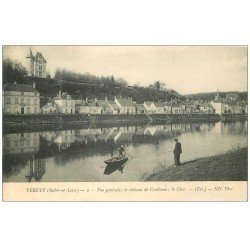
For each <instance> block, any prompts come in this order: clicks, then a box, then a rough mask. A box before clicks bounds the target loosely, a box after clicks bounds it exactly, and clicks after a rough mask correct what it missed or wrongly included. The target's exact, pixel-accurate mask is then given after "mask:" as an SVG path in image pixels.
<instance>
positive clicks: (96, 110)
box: [86, 100, 102, 115]
mask: <svg viewBox="0 0 250 250" xmlns="http://www.w3.org/2000/svg"><path fill="white" fill-rule="evenodd" d="M86 105H88V106H89V107H90V114H93V115H95V114H102V107H101V106H99V105H98V103H97V100H95V101H92V102H87V104H86Z"/></svg>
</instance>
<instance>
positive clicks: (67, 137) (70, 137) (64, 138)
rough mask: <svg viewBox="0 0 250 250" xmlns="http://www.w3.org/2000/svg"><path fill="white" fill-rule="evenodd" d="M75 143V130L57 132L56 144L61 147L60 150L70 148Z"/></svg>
mask: <svg viewBox="0 0 250 250" xmlns="http://www.w3.org/2000/svg"><path fill="white" fill-rule="evenodd" d="M74 142H75V130H64V131H57V132H56V138H55V140H54V143H56V144H57V145H58V147H59V150H61V149H65V148H68V147H70V145H71V144H72V143H74Z"/></svg>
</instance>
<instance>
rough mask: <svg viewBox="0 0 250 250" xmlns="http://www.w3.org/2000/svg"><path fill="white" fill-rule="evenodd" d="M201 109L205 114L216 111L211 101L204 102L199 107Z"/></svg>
mask: <svg viewBox="0 0 250 250" xmlns="http://www.w3.org/2000/svg"><path fill="white" fill-rule="evenodd" d="M199 109H200V111H201V112H202V113H204V114H212V113H214V109H213V107H212V106H211V105H210V104H209V103H203V104H202V105H201V106H200V107H199Z"/></svg>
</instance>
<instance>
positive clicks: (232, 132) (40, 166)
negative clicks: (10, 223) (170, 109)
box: [3, 122, 247, 182]
mask: <svg viewBox="0 0 250 250" xmlns="http://www.w3.org/2000/svg"><path fill="white" fill-rule="evenodd" d="M217 135H218V136H219V137H218V136H217ZM246 135H247V122H231V123H229V122H223V123H221V122H217V123H185V124H184V123H183V124H164V125H149V126H124V127H122V126H117V127H110V128H87V129H86V128H85V129H77V130H74V129H72V130H64V131H43V132H32V133H16V134H5V135H3V180H4V181H28V182H30V181H122V180H128V181H129V180H131V181H132V180H139V178H140V174H141V173H142V171H143V167H144V168H145V169H144V170H145V171H146V170H149V169H150V168H152V169H153V168H154V167H155V162H160V161H165V160H166V155H165V153H164V151H166V148H167V147H170V149H171V147H172V139H173V138H174V137H181V139H182V142H183V146H184V150H185V151H184V152H185V153H186V154H185V155H186V156H185V157H186V158H187V159H189V158H192V157H193V158H195V157H200V155H202V156H206V155H212V154H216V153H217V151H219V150H226V149H230V148H229V146H230V143H231V144H232V141H233V142H235V141H236V142H237V143H246ZM222 137H223V140H222V141H221V142H220V138H222ZM215 140H216V141H215ZM205 141H206V143H207V144H209V145H206V149H205V148H204V149H203V150H202V151H201V152H200V151H199V148H198V150H196V151H195V148H196V147H197V145H200V146H202V145H203V144H204V143H205ZM228 141H230V143H228ZM217 142H218V144H219V145H218V146H217ZM220 143H223V145H224V144H229V146H228V145H224V146H223V147H221V145H220ZM121 144H124V145H126V147H127V149H128V150H130V152H131V153H133V154H134V155H137V156H138V158H137V159H134V160H133V161H132V162H130V163H129V164H128V169H129V171H126V177H121V175H120V174H122V172H123V168H124V165H121V166H118V165H117V166H113V167H112V168H110V167H106V168H105V171H104V172H103V167H104V166H103V165H105V164H104V160H105V159H107V158H109V156H110V155H112V154H114V155H116V154H117V149H118V147H119V146H120V145H121ZM185 147H186V148H185ZM192 148H193V150H191V149H192ZM189 150H190V152H189ZM198 151H199V152H198ZM145 158H146V159H147V160H146V162H145ZM170 160H171V158H169V159H167V161H168V162H170ZM130 166H135V167H131V168H130ZM46 168H47V169H46ZM101 169H102V170H101ZM126 169H127V168H126ZM127 172H129V173H127ZM104 176H114V177H112V178H113V179H105V177H104ZM123 176H124V175H123ZM110 178H111V177H110ZM123 178H124V179H123Z"/></svg>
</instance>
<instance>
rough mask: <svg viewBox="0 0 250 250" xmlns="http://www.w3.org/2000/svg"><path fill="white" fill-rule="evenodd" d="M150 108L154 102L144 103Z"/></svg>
mask: <svg viewBox="0 0 250 250" xmlns="http://www.w3.org/2000/svg"><path fill="white" fill-rule="evenodd" d="M144 103H145V104H146V105H147V106H148V107H149V106H150V105H151V104H152V103H153V102H150V101H149V102H144Z"/></svg>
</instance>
